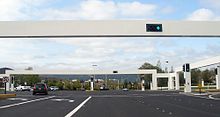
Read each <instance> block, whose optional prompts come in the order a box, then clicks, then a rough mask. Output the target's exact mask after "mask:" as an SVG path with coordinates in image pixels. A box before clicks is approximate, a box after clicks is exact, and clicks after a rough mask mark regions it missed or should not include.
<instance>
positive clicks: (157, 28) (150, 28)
mask: <svg viewBox="0 0 220 117" xmlns="http://www.w3.org/2000/svg"><path fill="white" fill-rule="evenodd" d="M146 31H147V32H162V31H163V27H162V24H146Z"/></svg>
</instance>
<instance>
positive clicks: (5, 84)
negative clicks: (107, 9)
mask: <svg viewBox="0 0 220 117" xmlns="http://www.w3.org/2000/svg"><path fill="white" fill-rule="evenodd" d="M5 94H6V82H5Z"/></svg>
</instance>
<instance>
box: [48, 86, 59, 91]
mask: <svg viewBox="0 0 220 117" xmlns="http://www.w3.org/2000/svg"><path fill="white" fill-rule="evenodd" d="M50 90H51V91H56V90H59V88H58V87H57V86H51V87H50Z"/></svg>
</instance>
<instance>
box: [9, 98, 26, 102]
mask: <svg viewBox="0 0 220 117" xmlns="http://www.w3.org/2000/svg"><path fill="white" fill-rule="evenodd" d="M7 100H13V101H14V100H21V101H27V100H28V99H26V98H8V99H7Z"/></svg>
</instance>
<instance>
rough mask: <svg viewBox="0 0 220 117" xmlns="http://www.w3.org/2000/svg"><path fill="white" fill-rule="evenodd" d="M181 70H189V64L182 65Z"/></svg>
mask: <svg viewBox="0 0 220 117" xmlns="http://www.w3.org/2000/svg"><path fill="white" fill-rule="evenodd" d="M183 72H190V64H189V63H186V64H184V65H183Z"/></svg>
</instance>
